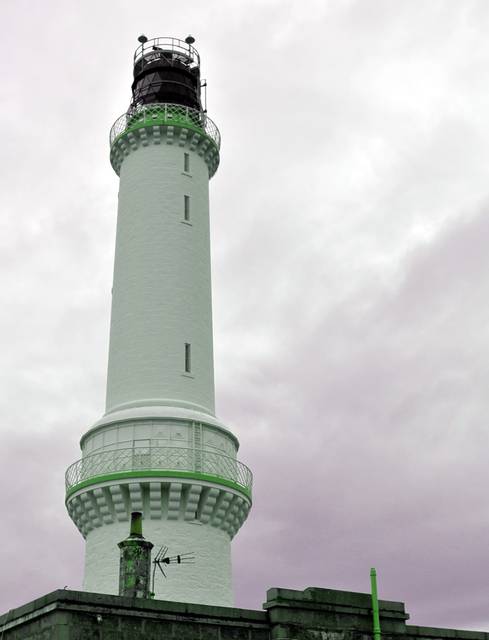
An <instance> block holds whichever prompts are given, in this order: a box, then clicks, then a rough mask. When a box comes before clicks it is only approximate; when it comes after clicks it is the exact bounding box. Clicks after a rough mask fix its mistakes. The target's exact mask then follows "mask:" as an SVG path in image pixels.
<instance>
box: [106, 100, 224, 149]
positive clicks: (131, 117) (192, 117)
mask: <svg viewBox="0 0 489 640" xmlns="http://www.w3.org/2000/svg"><path fill="white" fill-rule="evenodd" d="M157 116H161V117H163V120H164V122H165V124H174V125H176V126H182V125H183V124H186V125H187V126H190V128H198V129H200V130H201V131H202V132H203V133H204V134H205V135H206V136H208V137H209V138H210V139H211V140H212V141H213V142H214V144H215V145H216V147H217V149H220V146H221V134H220V133H219V129H218V128H217V126H216V124H215V123H214V122H213V120H211V118H209V116H208V115H207V113H205V112H204V111H201V110H200V109H194V108H193V107H187V106H185V105H182V104H177V103H173V102H153V103H149V104H144V105H136V106H135V107H131V109H129V111H126V112H125V113H123V114H122V115H120V116H119V117H118V118H117V120H116V121H115V122H114V124H113V125H112V127H111V129H110V136H109V141H110V146H111V147H112V145H113V143H114V141H115V140H116V139H117V138H118V137H119V136H121V135H123V134H124V133H125V132H126V131H129V130H131V129H132V128H138V127H141V126H146V125H153V124H155V119H157ZM175 116H177V118H175ZM178 117H183V118H184V119H183V120H178ZM138 118H139V119H138Z"/></svg>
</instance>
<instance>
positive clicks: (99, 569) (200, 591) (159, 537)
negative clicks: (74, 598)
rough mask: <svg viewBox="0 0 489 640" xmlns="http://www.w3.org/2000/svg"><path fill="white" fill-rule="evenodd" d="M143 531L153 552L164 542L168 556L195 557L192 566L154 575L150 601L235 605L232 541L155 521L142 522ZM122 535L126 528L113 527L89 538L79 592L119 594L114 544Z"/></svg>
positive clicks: (208, 529)
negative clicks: (182, 554)
mask: <svg viewBox="0 0 489 640" xmlns="http://www.w3.org/2000/svg"><path fill="white" fill-rule="evenodd" d="M196 529H199V531H196ZM143 531H144V537H145V538H146V539H147V540H151V541H153V540H154V541H155V543H156V544H155V547H158V544H159V543H161V544H163V543H164V544H165V545H166V546H167V547H168V548H169V552H168V553H169V554H172V555H174V554H178V553H184V552H190V551H192V552H193V553H194V554H195V562H194V563H193V564H181V565H171V566H169V567H165V573H166V575H167V578H164V577H163V576H162V574H161V573H160V572H159V571H158V572H157V574H156V578H155V598H157V599H158V600H173V601H177V602H196V603H200V604H208V605H219V606H224V607H232V606H233V605H234V601H233V600H234V599H233V593H232V583H231V540H230V538H229V535H228V534H227V533H225V532H224V531H221V530H219V529H216V528H215V527H212V526H206V525H199V524H198V523H197V524H193V523H188V522H161V521H160V522H158V521H155V520H149V521H148V520H145V521H144V524H143ZM127 532H128V523H127V522H124V523H122V522H117V523H114V524H112V525H108V526H105V527H100V528H98V529H94V530H93V531H91V532H90V533H89V535H88V536H87V540H86V550H85V579H84V582H83V589H84V591H90V592H99V593H108V594H118V592H119V591H118V590H119V549H118V548H117V547H116V546H115V545H114V544H113V541H114V540H123V539H124V538H125V537H127ZM161 544H160V546H161ZM156 551H157V549H156Z"/></svg>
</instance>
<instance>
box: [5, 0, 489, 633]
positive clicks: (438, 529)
mask: <svg viewBox="0 0 489 640" xmlns="http://www.w3.org/2000/svg"><path fill="white" fill-rule="evenodd" d="M0 12H1V15H0V18H1V19H0V25H1V26H0V30H1V34H0V35H1V37H0V43H1V48H2V55H1V60H0V64H1V65H2V69H1V78H2V80H1V88H0V91H1V95H0V129H1V152H0V154H1V155H0V163H1V175H2V186H1V189H0V202H1V211H0V224H1V227H0V247H1V252H0V265H1V296H2V311H1V314H0V331H1V333H0V338H1V361H2V366H1V376H2V379H1V380H0V407H1V416H2V419H1V421H0V436H1V449H0V465H1V466H0V487H1V503H0V506H1V511H2V524H1V534H0V539H1V566H2V578H1V580H0V610H1V611H4V610H7V609H8V608H9V607H13V606H18V605H20V604H23V603H24V602H26V601H28V600H30V599H32V598H34V597H37V596H40V595H42V594H44V593H46V592H48V591H51V590H53V589H56V588H62V587H64V586H65V585H68V586H69V587H70V588H73V589H78V588H80V585H81V579H82V564H83V540H82V538H81V536H80V534H79V533H78V531H77V530H76V528H75V526H74V525H73V524H72V522H71V520H70V519H69V517H68V515H67V513H66V511H65V508H64V504H63V501H64V478H63V476H64V471H65V469H66V467H67V466H68V465H69V464H70V463H72V462H73V461H75V460H76V459H78V458H79V448H78V440H79V437H80V436H81V435H82V433H83V432H84V431H85V430H87V429H88V428H89V427H90V426H91V425H92V424H93V422H94V421H95V420H97V419H98V418H99V417H100V416H101V414H102V413H103V409H104V395H105V376H106V364H107V349H108V330H109V317H110V306H109V305H110V289H111V279H112V268H113V254H114V242H115V223H116V208H117V204H116V201H117V189H118V179H117V177H116V175H115V174H114V172H113V170H112V169H111V167H110V164H109V149H108V135H109V129H110V127H111V125H112V123H113V121H114V120H115V119H116V118H117V117H118V116H119V115H120V114H121V113H123V112H124V111H125V110H126V108H127V106H128V103H129V98H130V83H131V70H132V69H131V60H132V54H133V50H134V48H135V47H136V45H137V36H138V35H139V34H140V33H145V34H146V35H147V36H149V37H154V36H159V35H173V36H177V37H181V38H185V36H186V35H187V34H188V33H192V35H194V36H195V38H196V45H195V46H196V47H197V49H198V50H199V52H200V54H201V59H202V66H203V76H204V77H205V78H207V80H208V83H209V86H208V108H209V115H210V116H211V118H212V119H213V120H214V121H215V122H216V123H217V125H218V127H219V128H220V130H221V133H222V138H223V143H222V154H221V166H220V168H219V171H218V173H217V174H216V176H215V177H214V178H213V180H212V183H211V225H212V266H213V299H214V335H215V365H216V392H217V409H218V415H219V417H220V418H221V419H222V420H223V421H225V422H226V424H229V425H230V427H231V428H232V429H233V431H234V432H235V433H236V434H237V435H238V437H239V438H240V441H241V449H240V453H239V458H240V459H241V460H242V461H243V462H245V463H246V464H248V465H249V466H250V467H251V469H252V470H253V472H254V475H255V489H254V507H253V510H252V512H251V514H250V517H249V519H248V521H247V522H246V524H245V525H244V526H243V528H242V530H241V531H240V533H239V534H238V536H237V537H236V539H235V541H234V543H233V557H234V582H235V591H236V603H237V605H238V606H241V607H251V608H260V607H261V603H262V602H263V601H264V600H265V592H266V589H267V588H269V587H272V586H281V587H288V588H295V589H303V588H305V587H308V586H320V587H328V588H333V589H347V590H353V591H368V590H369V570H370V567H371V566H375V567H376V568H377V571H378V574H379V579H378V580H379V594H380V597H381V598H384V599H391V600H401V601H405V602H406V609H407V611H408V612H409V613H410V614H411V622H412V623H413V624H424V625H431V626H455V627H459V628H476V629H477V628H480V629H488V628H489V544H488V540H489V496H488V481H489V468H488V463H487V460H488V455H489V433H488V409H489V395H488V393H487V385H488V374H489V364H488V363H489V267H488V265H489V259H488V255H487V253H488V251H487V247H488V244H489V180H488V178H489V74H488V70H489V38H488V33H489V2H487V0H480V1H470V0H457V1H456V0H444V1H441V0H356V1H354V0H323V1H315V0H302V1H301V2H299V1H298V0H297V1H290V0H259V1H258V0H246V1H228V2H224V1H223V0H220V1H217V0H206V1H205V2H203V1H198V0H188V1H187V2H185V3H175V2H169V1H166V2H162V1H161V0H158V1H155V0H146V2H145V3H144V6H143V5H141V4H137V3H134V1H131V2H128V1H123V0H121V1H119V2H116V1H105V0H104V1H93V0H83V1H81V0H80V1H78V2H74V1H73V0H62V1H60V2H56V1H54V0H50V1H49V0H48V1H43V2H41V1H35V0H28V1H27V0H2V3H1V8H0Z"/></svg>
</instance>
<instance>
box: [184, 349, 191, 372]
mask: <svg viewBox="0 0 489 640" xmlns="http://www.w3.org/2000/svg"><path fill="white" fill-rule="evenodd" d="M191 371H192V354H191V349H190V343H188V342H186V343H185V373H190V372H191Z"/></svg>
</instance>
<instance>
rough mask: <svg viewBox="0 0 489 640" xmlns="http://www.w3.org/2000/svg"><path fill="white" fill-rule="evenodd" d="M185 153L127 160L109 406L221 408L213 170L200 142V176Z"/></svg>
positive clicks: (165, 148)
mask: <svg viewBox="0 0 489 640" xmlns="http://www.w3.org/2000/svg"><path fill="white" fill-rule="evenodd" d="M184 153H188V149H185V148H182V147H180V146H174V145H167V144H164V145H162V144H159V145H155V144H152V145H148V146H146V147H143V146H140V147H139V148H137V149H136V150H135V151H133V152H132V153H130V154H129V156H128V157H127V158H126V159H125V160H124V162H123V164H122V167H121V175H120V190H119V210H118V218H117V239H116V252H115V267H114V286H113V293H112V320H111V329H110V348H109V369H108V377H107V405H106V410H107V411H108V412H110V411H114V410H116V409H117V408H122V407H128V406H131V405H133V403H137V404H138V405H142V404H146V403H150V404H170V405H172V406H183V407H189V408H192V409H196V410H198V411H205V412H207V413H211V414H213V413H214V370H213V353H212V299H211V268H210V239H209V170H208V168H207V165H206V163H205V161H204V160H203V159H202V158H201V157H199V155H198V154H197V153H196V152H195V151H194V152H190V168H191V175H186V174H184V172H183V169H184ZM185 195H189V196H190V198H191V200H192V211H191V220H190V222H189V223H185V221H184V196H185ZM185 343H190V344H191V349H192V371H191V374H190V375H186V374H185ZM146 401H147V402H146Z"/></svg>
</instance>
